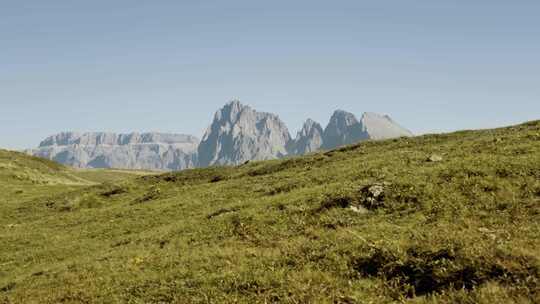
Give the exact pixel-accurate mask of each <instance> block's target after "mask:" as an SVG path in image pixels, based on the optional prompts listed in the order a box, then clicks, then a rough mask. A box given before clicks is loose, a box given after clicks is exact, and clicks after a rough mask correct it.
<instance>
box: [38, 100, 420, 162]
mask: <svg viewBox="0 0 540 304" xmlns="http://www.w3.org/2000/svg"><path fill="white" fill-rule="evenodd" d="M412 135H413V134H412V133H411V132H410V131H408V130H407V129H405V128H403V127H401V126H400V125H398V124H397V123H396V122H394V121H393V120H392V119H391V118H390V117H389V116H387V115H380V114H376V113H364V114H363V115H362V117H361V119H360V120H358V119H357V118H356V116H355V115H354V114H352V113H349V112H346V111H343V110H337V111H335V112H334V113H333V115H332V117H331V118H330V122H329V123H328V125H327V126H326V128H324V129H323V128H322V126H321V125H320V124H319V123H317V122H315V121H313V120H311V119H308V120H307V121H306V122H305V123H304V125H303V127H302V129H301V130H300V131H299V132H298V134H297V135H296V137H295V138H292V137H291V135H290V133H289V130H288V128H287V126H286V125H285V123H284V122H283V121H282V120H281V119H280V118H279V116H277V115H275V114H272V113H265V112H257V111H256V110H254V109H252V108H251V107H249V106H247V105H243V104H242V103H241V102H240V101H238V100H233V101H231V102H229V103H227V104H226V105H225V106H224V107H223V108H221V109H220V110H218V111H217V112H216V113H215V115H214V118H213V121H212V123H211V124H210V126H209V127H208V129H207V130H206V132H205V134H204V136H203V138H202V140H201V141H200V142H199V140H198V139H197V138H196V137H195V136H192V135H184V134H168V133H142V134H140V133H130V134H115V133H105V132H94V133H76V132H63V133H60V134H57V135H53V136H50V137H48V138H46V139H45V140H43V141H42V142H41V143H40V145H39V147H38V148H37V149H29V150H27V153H29V154H32V155H35V156H40V157H44V158H48V159H52V160H55V161H57V162H60V163H63V164H66V165H70V166H74V167H78V168H122V169H150V170H183V169H188V168H193V167H207V166H213V165H238V164H241V163H243V162H246V161H249V160H267V159H276V158H281V157H285V156H288V155H302V154H306V153H311V152H315V151H317V150H320V149H333V148H336V147H339V146H343V145H348V144H352V143H356V142H359V141H362V140H368V139H374V140H377V139H387V138H395V137H401V136H412Z"/></svg>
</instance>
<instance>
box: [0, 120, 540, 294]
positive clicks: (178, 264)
mask: <svg viewBox="0 0 540 304" xmlns="http://www.w3.org/2000/svg"><path fill="white" fill-rule="evenodd" d="M1 153H2V154H0V155H1V158H0V166H1V167H0V169H1V171H0V184H1V186H0V187H2V188H1V189H2V192H3V195H2V196H0V197H1V198H0V214H1V215H0V303H2V301H3V303H95V302H98V303H101V302H105V303H169V302H172V303H219V302H224V303H234V302H239V303H272V302H284V303H392V302H410V303H490V304H491V303H538V302H540V249H539V248H540V121H535V122H529V123H526V124H523V125H519V126H514V127H509V128H501V129H494V130H483V131H462V132H457V133H452V134H444V135H426V136H420V137H416V138H401V139H396V140H387V141H378V142H364V143H361V144H358V145H354V146H348V147H345V148H341V149H338V150H334V151H329V152H324V153H317V154H312V155H308V156H304V157H299V158H291V159H285V160H277V161H265V162H250V163H248V164H245V165H242V166H239V167H235V168H231V167H222V168H219V167H214V168H207V169H196V170H187V171H183V172H178V173H166V174H162V175H145V176H142V177H138V178H128V179H125V180H124V179H122V180H119V179H118V178H121V177H123V176H118V178H117V177H115V173H114V172H112V173H111V172H108V171H94V172H92V173H83V174H82V175H81V174H76V173H73V170H68V169H65V168H63V167H61V166H58V165H54V164H52V163H50V162H47V161H42V160H38V159H35V158H29V157H26V156H23V155H20V154H16V153H12V152H1ZM101 173H103V174H104V175H103V176H106V177H100V174H101ZM124 173H125V172H122V174H124ZM89 175H91V176H93V177H92V178H89ZM107 175H108V176H107ZM128 176H130V175H128ZM87 180H92V181H93V182H94V183H90V182H86V181H87ZM45 181H46V182H45ZM96 181H105V183H101V184H96V183H95V182H96Z"/></svg>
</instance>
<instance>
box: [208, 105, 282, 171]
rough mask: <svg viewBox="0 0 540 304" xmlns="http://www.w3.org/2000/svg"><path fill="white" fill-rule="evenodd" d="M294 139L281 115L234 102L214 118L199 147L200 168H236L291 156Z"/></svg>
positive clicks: (218, 112)
mask: <svg viewBox="0 0 540 304" xmlns="http://www.w3.org/2000/svg"><path fill="white" fill-rule="evenodd" d="M290 139H291V136H290V135H289V130H288V129H287V126H285V123H283V121H281V120H280V119H279V117H278V116H277V115H274V114H270V113H263V112H257V111H255V110H253V109H252V108H250V107H249V106H245V105H243V104H241V103H240V102H239V101H238V100H234V101H231V102H229V103H228V104H226V105H225V106H224V107H223V108H222V109H221V110H219V111H217V112H216V114H215V115H214V120H213V122H212V124H211V125H210V127H209V128H208V130H207V131H206V133H205V134H204V136H203V139H202V141H201V143H200V145H199V148H198V153H199V166H201V167H206V166H211V165H236V164H240V163H243V162H245V161H248V160H265V159H274V158H280V157H283V156H285V155H287V150H286V148H285V147H286V145H287V143H288V142H289V141H290Z"/></svg>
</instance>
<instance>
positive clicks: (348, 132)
mask: <svg viewBox="0 0 540 304" xmlns="http://www.w3.org/2000/svg"><path fill="white" fill-rule="evenodd" d="M402 136H413V134H412V133H411V131H409V130H407V129H405V128H403V127H401V126H400V125H398V124H397V123H396V122H394V121H393V120H392V119H391V118H390V117H389V116H388V115H380V114H376V113H370V112H366V113H364V114H362V118H361V119H360V121H358V119H357V118H356V117H355V116H354V115H353V114H351V113H349V112H345V111H341V110H338V111H336V112H334V115H332V118H330V123H329V124H328V126H327V127H326V129H325V130H324V135H323V142H324V143H323V147H324V148H325V149H333V148H337V147H339V146H344V145H349V144H353V143H356V142H359V141H363V140H368V139H374V140H378V139H389V138H397V137H402Z"/></svg>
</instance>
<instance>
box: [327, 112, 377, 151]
mask: <svg viewBox="0 0 540 304" xmlns="http://www.w3.org/2000/svg"><path fill="white" fill-rule="evenodd" d="M323 138H324V143H323V148H325V149H332V148H335V147H339V146H343V145H348V144H352V143H355V142H358V141H360V140H364V139H367V136H366V134H364V133H363V132H362V128H361V125H360V122H359V121H358V119H357V118H356V116H354V114H352V113H349V112H346V111H343V110H337V111H335V112H334V114H333V115H332V117H331V118H330V122H329V123H328V126H326V128H325V129H324V134H323Z"/></svg>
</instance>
